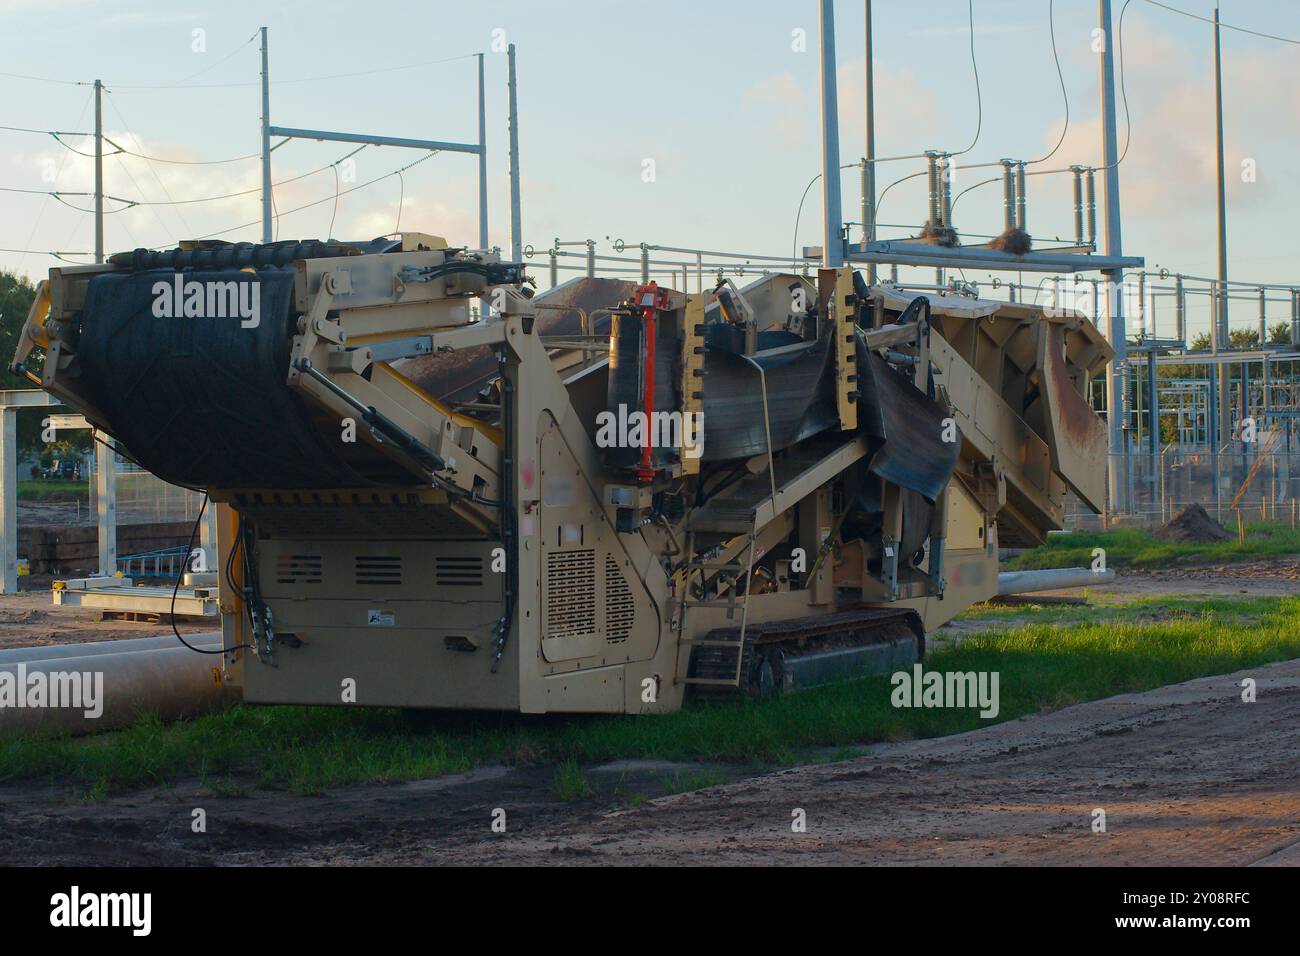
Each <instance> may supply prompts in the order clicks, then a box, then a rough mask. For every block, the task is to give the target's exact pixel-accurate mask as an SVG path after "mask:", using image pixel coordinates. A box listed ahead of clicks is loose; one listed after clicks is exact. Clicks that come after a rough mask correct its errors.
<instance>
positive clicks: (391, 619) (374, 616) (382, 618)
mask: <svg viewBox="0 0 1300 956" xmlns="http://www.w3.org/2000/svg"><path fill="white" fill-rule="evenodd" d="M366 624H367V625H368V626H369V627H393V626H395V625H396V624H397V615H396V614H394V613H393V612H392V611H384V610H380V609H379V608H373V607H372V608H371V609H370V610H369V611H367V612H366Z"/></svg>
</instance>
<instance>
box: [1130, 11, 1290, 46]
mask: <svg viewBox="0 0 1300 956" xmlns="http://www.w3.org/2000/svg"><path fill="white" fill-rule="evenodd" d="M1146 2H1147V3H1149V4H1151V5H1152V6H1153V7H1159V8H1160V9H1162V10H1168V11H1169V12H1170V13H1177V14H1178V15H1180V16H1184V17H1188V18H1190V19H1192V20H1200V21H1201V22H1202V23H1209V24H1211V25H1212V24H1213V23H1214V21H1213V20H1212V19H1210V18H1209V17H1203V16H1201V15H1199V14H1196V13H1189V12H1188V11H1186V10H1180V9H1178V8H1177V7H1171V6H1170V5H1169V4H1167V3H1160V2H1159V0H1146ZM1219 26H1221V27H1223V29H1225V30H1236V31H1237V32H1238V33H1247V34H1249V35H1250V36H1253V37H1262V38H1263V39H1265V40H1277V41H1278V42H1279V43H1290V44H1292V45H1294V46H1300V40H1296V39H1293V38H1292V37H1283V36H1278V35H1277V34H1275V33H1264V32H1262V31H1260V30H1251V29H1249V28H1248V27H1239V26H1234V25H1233V24H1231V23H1224V22H1223V21H1219Z"/></svg>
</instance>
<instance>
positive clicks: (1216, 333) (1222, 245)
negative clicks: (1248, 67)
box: [1210, 7, 1264, 447]
mask: <svg viewBox="0 0 1300 956" xmlns="http://www.w3.org/2000/svg"><path fill="white" fill-rule="evenodd" d="M1214 134H1215V148H1216V149H1217V151H1218V163H1219V165H1218V178H1219V288H1218V295H1217V296H1216V297H1215V301H1214V309H1213V310H1212V312H1211V315H1212V318H1213V321H1214V328H1213V329H1212V330H1211V331H1212V335H1211V339H1210V340H1211V342H1213V343H1214V349H1215V351H1216V352H1217V351H1218V350H1219V349H1222V348H1227V347H1228V345H1229V340H1228V212H1227V202H1226V198H1225V197H1226V184H1225V180H1224V173H1223V69H1222V64H1221V63H1220V58H1219V8H1218V7H1215V8H1214ZM1259 347H1260V348H1261V349H1262V348H1264V342H1263V341H1262V340H1261V341H1260V343H1259ZM1215 368H1216V369H1217V370H1218V379H1219V383H1218V385H1219V389H1218V390H1219V446H1220V447H1223V446H1224V445H1226V444H1227V443H1228V442H1229V440H1230V439H1231V438H1232V428H1231V427H1230V422H1231V418H1232V416H1231V415H1230V414H1229V413H1228V409H1229V408H1230V407H1231V406H1230V405H1229V404H1228V367H1227V366H1226V365H1223V366H1218V365H1216V366H1215ZM1241 388H1242V392H1243V393H1244V392H1245V389H1246V381H1245V379H1244V378H1243V379H1242V383H1241Z"/></svg>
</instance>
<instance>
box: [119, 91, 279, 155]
mask: <svg viewBox="0 0 1300 956" xmlns="http://www.w3.org/2000/svg"><path fill="white" fill-rule="evenodd" d="M110 102H112V101H111V100H110ZM118 115H119V116H120V115H121V114H120V113H119V114H118ZM104 142H106V143H108V144H110V145H112V146H113V147H114V148H115V149H116V150H117V151H118V152H119V153H126V154H127V155H128V156H134V157H135V158H136V159H143V160H147V161H148V162H151V163H168V164H170V165H174V166H221V165H223V164H225V163H242V162H246V161H247V160H250V159H261V158H262V154H261V153H249V154H248V155H246V156H232V157H230V158H229V159H168V158H167V157H165V156H149V155H146V154H145V153H138V152H136V151H135V150H132V149H127V148H126V147H125V146H122V145H119V144H118V143H115V142H113V140H112V139H110V138H109V137H107V136H105V137H104ZM287 142H288V139H284V140H281V141H280V142H278V143H276V144H275V145H274V146H272V147H271V150H272V152H274V151H275V150H277V149H279V148H280V147H281V146H283V145H284V144H285V143H287Z"/></svg>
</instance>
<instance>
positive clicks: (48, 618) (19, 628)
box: [0, 579, 213, 650]
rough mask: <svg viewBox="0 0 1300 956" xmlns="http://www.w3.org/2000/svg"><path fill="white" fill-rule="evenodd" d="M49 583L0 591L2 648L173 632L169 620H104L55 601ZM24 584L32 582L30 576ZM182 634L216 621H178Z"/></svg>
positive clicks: (0, 639)
mask: <svg viewBox="0 0 1300 956" xmlns="http://www.w3.org/2000/svg"><path fill="white" fill-rule="evenodd" d="M41 583H44V584H45V585H46V586H45V587H43V588H34V589H32V590H23V591H19V592H18V593H17V594H4V595H0V650H7V649H9V648H15V647H29V646H43V645H50V644H80V643H83V642H90V641H112V640H118V639H120V638H128V637H161V636H164V635H166V634H170V633H172V630H171V627H170V626H168V625H167V624H149V623H143V622H139V621H105V620H101V615H100V613H99V612H98V611H93V610H85V609H81V608H77V607H70V606H58V605H55V604H54V602H53V599H52V598H51V596H50V591H49V588H48V580H44V581H42V582H41ZM23 584H24V585H27V586H30V583H29V579H23ZM177 627H178V628H179V630H180V632H181V633H182V634H186V633H191V632H195V631H211V630H213V624H212V622H210V621H205V622H193V621H188V622H180V621H178V622H177Z"/></svg>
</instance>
